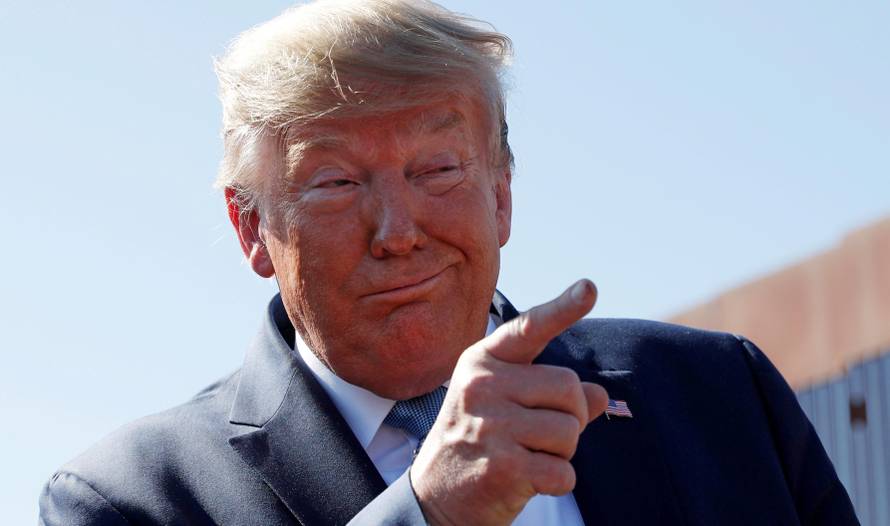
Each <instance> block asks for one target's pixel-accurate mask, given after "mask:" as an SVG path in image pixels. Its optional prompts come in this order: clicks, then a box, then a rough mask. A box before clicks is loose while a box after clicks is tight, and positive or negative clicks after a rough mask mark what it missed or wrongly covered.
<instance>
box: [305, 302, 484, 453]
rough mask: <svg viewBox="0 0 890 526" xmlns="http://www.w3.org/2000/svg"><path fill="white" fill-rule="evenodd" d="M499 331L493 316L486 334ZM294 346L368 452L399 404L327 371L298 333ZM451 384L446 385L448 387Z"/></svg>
mask: <svg viewBox="0 0 890 526" xmlns="http://www.w3.org/2000/svg"><path fill="white" fill-rule="evenodd" d="M496 328H497V326H496V325H495V322H494V320H493V319H492V317H491V315H489V316H488V327H487V328H486V330H485V335H486V336H488V335H489V334H491V333H492V332H494V330H495V329H496ZM295 333H296V334H295V338H294V347H295V348H296V350H297V352H298V353H299V354H300V358H302V359H303V362H304V363H305V364H306V366H307V367H309V370H310V371H312V375H313V376H315V379H316V380H318V383H320V384H321V387H322V389H324V390H325V392H326V393H327V395H328V396H329V397H330V399H331V400H332V401H333V402H334V406H336V407H337V410H338V411H340V415H341V416H343V419H344V420H346V423H347V424H348V425H349V428H350V429H352V433H353V434H354V435H355V437H356V438H357V439H358V441H359V443H360V444H361V445H362V448H364V449H366V450H367V449H368V445H369V444H370V443H371V440H372V439H373V438H374V435H376V434H377V430H378V429H380V425H381V424H383V420H384V419H385V418H386V415H388V414H389V412H390V410H392V406H393V405H395V403H396V402H395V400H390V399H388V398H383V397H381V396H377V395H376V394H374V393H372V392H371V391H368V390H367V389H365V388H363V387H359V386H357V385H353V384H351V383H349V382H347V381H346V380H344V379H342V378H340V377H339V376H337V375H336V374H334V373H333V372H332V371H331V370H330V369H328V368H327V366H325V365H324V364H323V363H321V360H319V359H318V356H316V355H315V353H314V352H312V350H311V349H309V346H308V345H306V342H305V341H303V338H302V337H300V333H299V332H297V331H295ZM448 383H449V382H447V381H446V382H445V384H444V385H445V386H447V385H448Z"/></svg>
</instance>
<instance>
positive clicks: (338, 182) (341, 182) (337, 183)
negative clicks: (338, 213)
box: [318, 179, 355, 188]
mask: <svg viewBox="0 0 890 526" xmlns="http://www.w3.org/2000/svg"><path fill="white" fill-rule="evenodd" d="M350 184H355V183H354V182H353V181H350V180H349V179H334V180H333V181H325V182H323V183H321V184H320V185H318V186H319V187H321V188H338V187H341V186H347V185H350Z"/></svg>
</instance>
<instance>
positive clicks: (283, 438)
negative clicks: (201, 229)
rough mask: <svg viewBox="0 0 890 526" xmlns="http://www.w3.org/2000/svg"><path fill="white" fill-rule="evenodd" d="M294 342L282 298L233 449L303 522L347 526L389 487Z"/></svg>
mask: <svg viewBox="0 0 890 526" xmlns="http://www.w3.org/2000/svg"><path fill="white" fill-rule="evenodd" d="M292 342H293V328H292V327H291V325H290V322H289V321H288V320H287V316H286V313H285V311H284V307H283V305H282V304H281V300H280V298H278V297H276V298H275V299H274V300H273V301H272V304H271V305H270V307H269V312H268V316H267V317H266V320H265V321H264V324H263V327H262V328H261V330H260V334H259V335H258V336H257V338H256V340H255V342H254V345H253V347H252V348H251V349H250V351H249V352H248V356H247V359H246V361H245V364H244V367H243V368H242V372H241V375H242V377H241V381H240V384H239V386H238V392H237V394H236V398H235V402H234V404H233V406H232V411H231V413H230V421H231V422H232V423H233V424H239V425H240V426H249V427H248V429H247V430H246V431H245V432H242V433H241V434H238V435H236V436H233V437H232V438H230V439H229V444H230V445H231V446H232V448H233V449H234V450H235V451H236V452H237V453H238V454H239V455H240V456H241V458H242V459H243V460H244V461H245V462H246V463H247V464H248V465H249V466H251V467H252V468H254V469H256V470H257V472H258V473H259V475H260V477H262V479H263V480H264V481H265V482H266V484H268V486H269V487H270V488H271V489H272V491H274V492H275V494H276V495H277V496H278V497H279V498H280V499H281V500H282V501H283V502H284V504H285V505H286V506H287V507H288V509H289V510H290V511H291V513H293V514H294V515H295V516H296V517H297V519H299V521H300V522H301V523H303V524H305V525H313V524H345V523H347V522H348V521H349V520H350V519H351V518H352V517H353V516H354V515H355V514H356V513H358V512H359V511H360V510H361V509H362V508H364V507H365V506H366V505H367V504H368V503H369V502H370V501H371V500H373V499H374V498H375V497H376V496H377V495H378V494H379V493H380V492H381V491H383V490H384V489H385V488H386V484H385V483H384V481H383V479H382V478H381V477H380V475H379V473H378V472H377V470H376V468H375V467H374V465H373V463H372V462H371V460H370V459H369V458H368V456H367V454H366V453H365V451H364V450H363V448H362V447H361V445H360V444H359V442H358V440H357V439H356V438H355V436H354V435H353V433H352V431H351V430H350V429H349V426H348V425H347V424H346V422H345V421H344V420H343V418H342V417H341V416H340V413H339V412H338V411H337V409H336V407H335V406H334V404H333V403H332V402H331V400H330V399H329V398H328V396H327V394H326V393H325V392H324V390H323V389H322V388H321V386H320V385H319V384H318V382H317V381H316V380H315V377H313V376H312V374H311V372H310V371H308V370H307V368H306V366H305V365H304V364H303V363H302V361H301V360H300V359H299V358H298V357H296V353H295V352H294V351H293V350H292V345H293V343H292ZM240 429H241V430H243V429H244V427H240Z"/></svg>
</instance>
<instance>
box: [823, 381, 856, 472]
mask: <svg viewBox="0 0 890 526" xmlns="http://www.w3.org/2000/svg"><path fill="white" fill-rule="evenodd" d="M828 389H829V393H830V395H829V400H830V401H831V402H830V403H831V428H832V440H834V454H835V456H834V458H835V463H834V468H835V470H836V471H837V476H838V478H840V479H841V482H842V483H843V484H844V487H845V488H848V489H849V488H851V487H852V485H853V455H852V445H853V441H852V440H851V439H852V436H851V435H850V394H849V391H848V390H847V382H846V380H836V381H834V382H831V383H830V384H828Z"/></svg>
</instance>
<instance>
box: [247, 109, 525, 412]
mask: <svg viewBox="0 0 890 526" xmlns="http://www.w3.org/2000/svg"><path fill="white" fill-rule="evenodd" d="M478 115H479V112H478V111H476V110H474V108H473V107H472V106H470V105H469V104H466V103H443V104H439V105H434V106H427V107H422V108H417V109H412V110H405V111H401V112H398V113H395V114H389V115H386V116H383V117H376V118H356V119H340V120H336V121H330V122H327V123H319V124H315V125H313V126H312V127H311V128H309V129H306V130H304V131H303V132H301V133H300V135H299V136H298V137H296V139H297V140H301V141H302V142H303V144H304V146H303V147H302V148H300V149H297V150H292V151H293V152H294V153H295V155H294V158H295V159H294V160H293V162H292V163H291V166H290V167H289V168H283V163H282V162H281V161H278V159H280V158H281V156H282V155H281V154H280V153H279V155H278V156H275V158H276V161H275V162H277V163H278V166H277V169H276V168H275V167H271V166H263V167H262V168H263V169H264V173H265V174H269V175H268V177H269V178H270V181H269V184H268V187H267V189H266V191H265V192H264V193H265V194H266V198H265V200H264V204H263V205H262V206H261V212H260V218H259V233H260V237H261V238H262V240H263V241H264V242H265V247H264V248H263V247H262V243H258V246H259V250H260V251H261V252H262V251H266V252H267V254H266V255H267V257H268V262H269V263H270V264H271V267H273V269H274V273H275V275H276V277H277V279H278V283H279V287H280V289H281V296H282V298H283V300H284V305H285V307H286V308H287V311H288V314H289V316H290V319H291V321H292V322H293V324H294V326H295V327H296V328H297V330H298V331H299V332H300V333H301V334H302V335H303V337H304V339H305V340H306V342H307V343H308V344H309V346H310V347H311V348H312V349H313V350H314V351H315V352H316V354H317V355H319V357H320V358H321V360H322V361H324V362H325V363H326V364H327V365H328V367H330V368H331V369H332V370H333V371H334V372H335V373H336V374H337V375H339V376H340V377H341V378H343V379H345V380H347V381H349V382H351V383H354V384H357V385H360V386H362V387H365V388H366V389H369V390H371V391H373V392H375V393H377V394H379V395H381V396H385V397H388V398H399V399H401V398H408V397H412V396H416V395H418V394H421V393H424V392H428V391H430V390H432V389H434V388H435V387H436V386H438V385H440V384H441V383H442V382H443V381H445V380H446V379H447V378H448V377H449V376H450V374H451V371H452V369H453V368H454V365H455V363H456V361H457V359H458V357H459V355H460V353H461V352H462V351H463V350H464V349H465V348H467V347H468V346H469V345H471V344H472V343H474V342H475V341H477V340H479V339H480V338H481V337H482V336H484V333H485V327H486V324H487V322H488V318H487V313H488V309H489V305H490V302H491V297H492V293H493V291H494V286H495V283H496V281H497V276H498V269H499V253H500V247H501V246H503V245H504V244H505V243H506V242H507V239H508V237H509V233H510V209H511V208H510V207H511V201H510V172H509V169H508V168H506V167H504V168H493V166H494V163H493V162H492V159H491V155H490V152H489V151H488V147H487V144H488V143H487V141H486V137H487V135H486V134H485V131H484V128H483V127H482V126H481V124H480V119H479V117H478ZM270 142H271V141H270ZM269 157H270V156H266V160H269ZM296 158H298V159H296ZM269 168H272V169H269ZM278 173H285V175H284V177H283V178H282V177H273V176H272V175H271V174H278ZM242 241H243V238H242ZM261 255H262V254H261ZM252 262H253V261H252ZM260 266H261V267H262V265H260ZM254 268H255V269H256V270H257V271H258V272H259V273H261V274H263V272H262V270H263V269H262V268H260V269H257V265H256V264H254ZM266 273H267V274H268V271H266Z"/></svg>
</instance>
